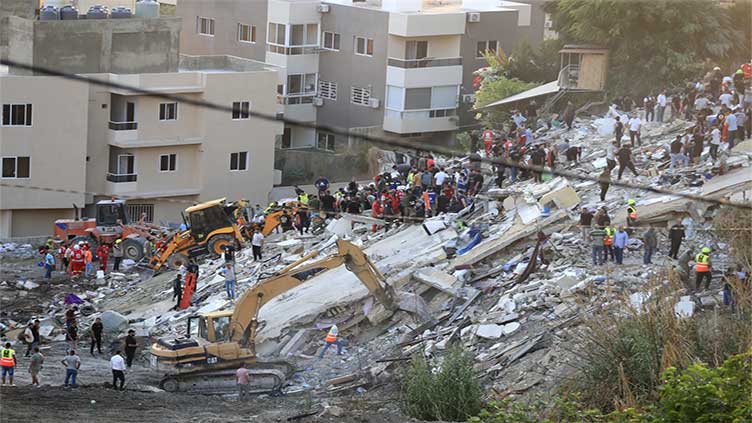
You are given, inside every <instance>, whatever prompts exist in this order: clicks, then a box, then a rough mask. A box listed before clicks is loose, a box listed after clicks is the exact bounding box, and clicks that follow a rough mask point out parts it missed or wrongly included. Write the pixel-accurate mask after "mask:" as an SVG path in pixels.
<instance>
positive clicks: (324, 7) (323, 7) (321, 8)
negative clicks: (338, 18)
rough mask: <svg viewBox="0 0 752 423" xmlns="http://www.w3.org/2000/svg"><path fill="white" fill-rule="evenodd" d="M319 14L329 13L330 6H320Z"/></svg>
mask: <svg viewBox="0 0 752 423" xmlns="http://www.w3.org/2000/svg"><path fill="white" fill-rule="evenodd" d="M318 10H319V13H329V5H328V4H320V5H319V7H318Z"/></svg>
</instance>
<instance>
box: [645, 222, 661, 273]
mask: <svg viewBox="0 0 752 423" xmlns="http://www.w3.org/2000/svg"><path fill="white" fill-rule="evenodd" d="M642 245H643V248H644V249H645V251H644V254H643V256H642V264H653V261H652V259H653V254H655V250H656V249H657V248H658V237H657V236H656V234H655V229H654V228H653V227H652V226H651V227H649V228H648V230H647V231H645V232H644V233H643V234H642Z"/></svg>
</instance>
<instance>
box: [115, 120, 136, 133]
mask: <svg viewBox="0 0 752 423" xmlns="http://www.w3.org/2000/svg"><path fill="white" fill-rule="evenodd" d="M109 128H110V129H112V130H113V131H135V130H136V129H138V122H113V121H110V123H109Z"/></svg>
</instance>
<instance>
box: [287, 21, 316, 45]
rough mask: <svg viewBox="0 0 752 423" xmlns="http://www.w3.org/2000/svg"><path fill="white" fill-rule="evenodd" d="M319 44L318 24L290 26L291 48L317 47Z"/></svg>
mask: <svg viewBox="0 0 752 423" xmlns="http://www.w3.org/2000/svg"><path fill="white" fill-rule="evenodd" d="M318 44H319V25H318V24H295V25H291V26H290V45H291V46H316V45H318Z"/></svg>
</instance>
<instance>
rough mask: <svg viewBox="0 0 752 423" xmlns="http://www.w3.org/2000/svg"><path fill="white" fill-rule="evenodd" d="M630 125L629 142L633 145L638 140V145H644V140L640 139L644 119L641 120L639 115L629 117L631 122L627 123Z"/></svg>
mask: <svg viewBox="0 0 752 423" xmlns="http://www.w3.org/2000/svg"><path fill="white" fill-rule="evenodd" d="M627 124H628V125H629V142H630V143H631V144H632V145H635V140H637V145H642V140H641V139H640V128H641V127H642V121H641V120H640V118H639V117H637V115H634V116H632V118H631V119H629V122H628V123H627Z"/></svg>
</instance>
